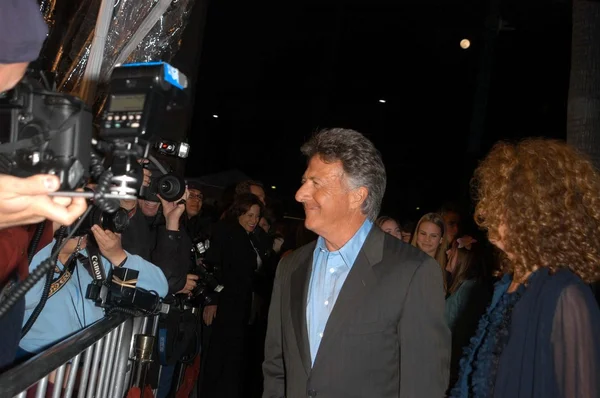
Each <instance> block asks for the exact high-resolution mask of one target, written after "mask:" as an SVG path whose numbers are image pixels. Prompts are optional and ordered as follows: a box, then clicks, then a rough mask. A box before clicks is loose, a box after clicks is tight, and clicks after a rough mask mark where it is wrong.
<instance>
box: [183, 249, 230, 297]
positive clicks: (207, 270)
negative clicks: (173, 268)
mask: <svg viewBox="0 0 600 398" xmlns="http://www.w3.org/2000/svg"><path fill="white" fill-rule="evenodd" d="M209 247H210V241H209V240H208V239H207V240H204V241H202V240H200V239H196V240H194V245H193V249H192V256H193V258H194V263H195V264H196V266H195V267H193V268H192V269H191V270H190V273H191V274H194V275H198V280H197V281H196V288H195V289H194V290H192V301H199V304H202V303H204V304H209V303H210V302H211V301H212V300H213V296H214V294H215V293H219V292H221V291H222V290H223V289H224V288H225V287H224V286H223V285H221V284H220V283H219V280H218V278H217V276H216V275H218V274H219V269H218V268H217V267H215V266H214V265H212V264H208V263H207V262H206V261H204V253H206V250H208V248H209Z"/></svg>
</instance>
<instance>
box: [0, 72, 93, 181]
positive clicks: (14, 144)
mask: <svg viewBox="0 0 600 398" xmlns="http://www.w3.org/2000/svg"><path fill="white" fill-rule="evenodd" d="M92 121H93V116H92V112H91V110H90V109H89V108H88V107H87V106H86V105H85V103H84V102H83V101H81V100H80V99H79V98H77V97H73V96H71V95H67V94H61V93H57V92H54V91H50V88H45V87H44V85H43V84H42V83H41V82H40V81H38V80H36V78H34V77H33V76H31V75H29V76H27V77H25V78H24V79H23V80H22V81H21V82H20V83H19V84H18V85H17V86H16V87H15V88H14V89H13V90H11V91H9V92H7V93H5V94H4V95H2V96H0V144H2V145H0V160H1V161H0V173H3V174H11V175H14V176H17V177H29V176H31V175H34V174H54V175H56V176H58V177H59V178H60V182H61V187H60V189H61V190H74V189H76V188H80V187H82V186H83V185H84V184H85V180H86V179H87V178H88V177H89V168H90V158H91V154H90V152H91V151H90V149H91V141H92Z"/></svg>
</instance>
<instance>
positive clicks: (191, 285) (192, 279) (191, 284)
mask: <svg viewBox="0 0 600 398" xmlns="http://www.w3.org/2000/svg"><path fill="white" fill-rule="evenodd" d="M197 280H198V275H195V274H187V280H186V282H185V287H184V288H183V289H181V290H180V291H178V292H177V293H176V294H180V293H182V294H190V293H191V292H192V290H194V289H195V288H196V286H197V285H198V284H197V282H196V281H197Z"/></svg>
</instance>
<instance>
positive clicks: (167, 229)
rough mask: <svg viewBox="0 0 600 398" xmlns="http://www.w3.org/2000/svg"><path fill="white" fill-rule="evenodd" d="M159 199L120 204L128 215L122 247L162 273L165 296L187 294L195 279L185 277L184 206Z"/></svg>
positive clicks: (187, 250) (187, 249)
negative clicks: (166, 283)
mask: <svg viewBox="0 0 600 398" xmlns="http://www.w3.org/2000/svg"><path fill="white" fill-rule="evenodd" d="M144 171H145V172H147V171H146V170H144ZM187 196H188V192H187V191H186V193H185V194H184V196H183V198H182V199H183V200H186V198H187ZM159 199H160V202H151V201H148V200H144V199H138V200H137V201H125V200H122V201H121V207H122V208H124V209H125V210H127V211H129V215H130V216H129V217H130V218H129V226H128V227H127V229H126V230H125V232H124V233H123V246H124V247H125V248H126V249H127V250H128V251H130V252H131V253H136V254H138V255H139V256H141V257H142V258H144V259H146V260H148V261H151V262H152V263H153V264H156V265H157V266H158V267H159V268H160V269H161V270H162V271H163V272H164V274H165V276H166V277H167V281H168V283H169V294H176V293H185V294H188V293H190V292H191V291H192V290H193V289H194V288H195V287H196V282H195V280H197V279H198V277H197V276H196V275H189V276H188V275H187V272H188V269H189V268H190V252H191V249H192V242H191V240H190V238H189V237H188V236H187V234H186V233H185V230H181V229H180V225H179V220H180V218H181V215H182V214H183V212H184V210H185V204H178V203H176V202H167V201H165V200H163V199H162V198H159ZM161 208H162V211H160V210H161ZM161 215H162V216H161Z"/></svg>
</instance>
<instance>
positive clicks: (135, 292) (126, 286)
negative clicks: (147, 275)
mask: <svg viewBox="0 0 600 398" xmlns="http://www.w3.org/2000/svg"><path fill="white" fill-rule="evenodd" d="M138 275H139V272H138V271H136V270H132V269H129V268H124V267H119V268H114V269H113V270H112V271H111V272H110V273H109V275H108V277H107V278H106V280H99V279H96V280H94V281H93V282H92V283H90V284H89V285H88V288H87V291H86V294H85V298H86V299H88V300H92V301H94V302H95V303H96V305H97V306H98V307H102V308H105V309H106V310H111V309H113V308H121V309H132V310H141V311H143V312H145V313H154V312H156V311H157V310H159V308H160V297H159V296H158V294H156V293H154V292H149V291H147V290H145V289H142V288H139V287H132V286H131V285H132V282H131V281H133V280H137V277H138Z"/></svg>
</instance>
